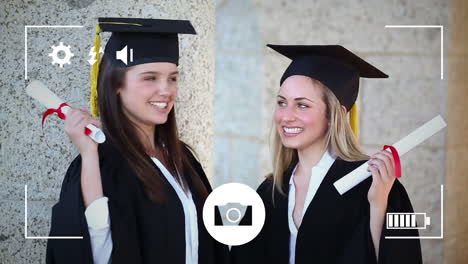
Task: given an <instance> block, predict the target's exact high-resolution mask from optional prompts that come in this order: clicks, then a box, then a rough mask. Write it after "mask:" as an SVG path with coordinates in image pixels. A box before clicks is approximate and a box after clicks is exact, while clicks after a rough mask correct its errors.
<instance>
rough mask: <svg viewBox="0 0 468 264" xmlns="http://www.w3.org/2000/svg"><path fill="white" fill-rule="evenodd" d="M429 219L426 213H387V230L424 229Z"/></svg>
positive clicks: (428, 223)
mask: <svg viewBox="0 0 468 264" xmlns="http://www.w3.org/2000/svg"><path fill="white" fill-rule="evenodd" d="M428 225H431V218H430V217H428V216H426V213H387V229H426V227H427V226H428Z"/></svg>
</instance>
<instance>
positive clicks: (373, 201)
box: [367, 150, 396, 210]
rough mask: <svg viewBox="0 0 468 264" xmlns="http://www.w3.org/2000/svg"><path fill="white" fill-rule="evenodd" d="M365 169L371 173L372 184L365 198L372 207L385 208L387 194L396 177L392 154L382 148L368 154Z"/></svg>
mask: <svg viewBox="0 0 468 264" xmlns="http://www.w3.org/2000/svg"><path fill="white" fill-rule="evenodd" d="M367 170H368V171H370V172H371V173H372V185H371V187H370V188H369V192H368V193H367V199H368V200H369V203H370V205H371V206H372V207H377V208H381V209H383V210H386V208H387V201H388V195H389V193H390V190H391V189H392V186H393V183H394V182H395V179H396V177H395V162H394V160H393V156H392V154H391V153H390V152H388V151H386V150H382V151H379V152H377V153H375V154H374V155H372V156H370V160H369V168H368V169H367Z"/></svg>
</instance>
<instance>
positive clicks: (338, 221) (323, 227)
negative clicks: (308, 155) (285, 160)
mask: <svg viewBox="0 0 468 264" xmlns="http://www.w3.org/2000/svg"><path fill="white" fill-rule="evenodd" d="M362 163H363V161H360V162H347V161H343V160H340V159H337V160H336V161H335V162H334V163H333V165H332V166H331V168H330V169H329V171H328V173H327V174H326V176H325V178H324V179H323V181H322V183H321V185H320V187H319V188H318V190H317V193H316V194H315V196H314V198H313V199H312V201H311V203H310V205H309V207H308V208H307V209H306V212H305V214H304V217H303V220H302V223H301V225H300V227H299V230H298V234H297V240H296V255H295V263H296V264H305V263H314V264H322V263H323V264H332V263H340V264H341V263H377V261H376V259H377V258H376V254H375V250H374V245H373V243H372V237H371V232H370V226H369V220H370V217H369V214H370V205H369V202H368V200H367V193H368V191H369V188H370V186H371V183H372V177H369V178H368V179H366V180H365V181H363V182H362V183H360V184H359V185H357V186H356V187H354V188H353V189H351V190H349V191H348V192H346V193H345V194H344V195H342V196H341V195H340V194H339V193H338V191H337V190H336V189H335V187H334V186H333V183H334V182H335V181H337V180H338V179H340V178H342V177H343V176H345V175H346V174H347V173H349V172H351V171H352V170H354V169H355V168H357V167H358V166H359V165H361V164H362ZM293 169H294V166H290V168H288V169H287V171H286V172H285V174H284V184H285V185H284V186H289V180H290V177H291V173H292V170H293ZM311 180H313V178H312V179H311ZM272 189H273V182H272V180H271V179H270V178H268V179H266V180H265V181H264V182H263V183H262V184H261V185H260V187H258V190H257V192H258V194H259V195H260V196H261V198H262V200H263V202H264V204H265V209H266V220H265V225H264V226H263V229H262V230H261V232H260V234H259V235H258V236H257V237H256V238H255V239H254V240H252V241H251V242H249V243H247V244H245V245H242V246H237V247H233V248H232V249H231V262H232V263H235V264H237V263H239V264H240V263H242V264H250V263H252V264H253V263H255V264H263V263H265V264H266V263H268V264H270V263H275V264H287V263H289V237H290V231H289V226H288V197H287V196H285V195H282V194H280V193H279V192H278V191H276V189H275V191H274V201H273V198H272ZM286 191H287V188H286ZM387 212H413V208H412V206H411V203H410V200H409V198H408V195H407V193H406V191H405V189H404V187H403V186H402V185H401V183H400V182H399V181H398V180H396V181H395V183H394V184H393V187H392V189H391V191H390V194H389V200H388V208H387ZM385 227H386V223H384V226H383V229H382V236H381V239H380V249H379V261H378V263H382V264H384V263H385V264H388V263H395V264H397V263H398V264H404V263H408V264H409V263H411V264H418V263H422V257H421V246H420V241H419V240H402V239H398V240H389V239H385V236H418V231H417V230H408V229H406V230H387V229H386V228H385Z"/></svg>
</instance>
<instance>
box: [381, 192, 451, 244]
mask: <svg viewBox="0 0 468 264" xmlns="http://www.w3.org/2000/svg"><path fill="white" fill-rule="evenodd" d="M429 221H430V220H429ZM385 239H444V185H443V184H441V185H440V236H386V237H385Z"/></svg>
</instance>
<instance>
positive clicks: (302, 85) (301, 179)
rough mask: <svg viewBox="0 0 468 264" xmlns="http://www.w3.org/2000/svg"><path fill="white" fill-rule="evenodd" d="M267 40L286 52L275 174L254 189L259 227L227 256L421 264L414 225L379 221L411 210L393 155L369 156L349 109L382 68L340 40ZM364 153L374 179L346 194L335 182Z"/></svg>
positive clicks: (283, 261)
mask: <svg viewBox="0 0 468 264" xmlns="http://www.w3.org/2000/svg"><path fill="white" fill-rule="evenodd" d="M269 46H270V47H271V48H273V49H274V50H276V51H277V52H279V53H281V54H282V55H285V56H287V57H288V58H291V59H292V62H291V65H290V66H289V67H288V69H287V70H286V71H285V73H284V75H283V77H282V79H281V87H280V89H279V92H278V95H277V104H276V109H275V112H274V123H275V129H274V133H275V135H274V140H273V141H274V143H273V144H274V146H273V151H274V154H273V156H274V157H273V161H274V164H273V167H274V172H273V174H272V175H269V176H268V177H267V179H266V180H265V181H264V182H263V183H262V184H261V185H260V187H258V190H257V192H258V194H259V195H260V196H261V197H262V200H263V202H264V204H265V208H266V220H265V225H264V226H263V229H262V231H261V232H260V234H259V235H258V236H257V237H256V238H255V239H254V240H252V241H251V242H250V243H248V244H245V245H242V246H238V247H233V248H232V249H231V259H232V262H233V263H242V264H248V263H256V264H261V263H275V264H276V263H277V264H287V263H289V264H294V263H296V264H305V263H314V264H315V263H318V264H322V263H323V264H325V263H326V264H330V263H395V264H396V263H398V264H401V263H408V264H409V263H411V264H417V263H422V258H421V247H420V242H419V240H417V239H416V240H414V239H406V240H404V239H397V240H390V239H385V236H418V232H417V230H388V229H386V223H385V218H386V213H387V212H413V208H412V206H411V203H410V200H409V197H408V195H407V193H406V191H405V188H404V187H403V185H402V184H401V183H400V182H399V181H398V180H397V179H396V178H395V166H394V160H393V156H392V155H391V154H390V153H389V152H387V151H380V152H377V153H375V154H374V155H372V156H370V157H368V156H366V155H365V154H363V153H362V152H361V150H360V148H359V145H358V142H357V140H356V138H355V136H354V133H353V131H352V129H351V127H350V123H349V122H348V119H347V117H346V115H347V112H348V110H349V109H350V108H351V107H352V106H353V104H354V102H355V100H356V97H357V90H358V86H359V77H370V78H384V77H387V76H386V75H385V74H384V73H382V72H380V71H379V70H378V69H376V68H374V67H373V66H372V65H370V64H368V63H367V62H365V61H363V60H362V59H360V58H359V57H357V56H356V55H354V54H353V53H351V52H350V51H348V50H346V49H345V48H343V47H341V46H279V45H269ZM366 160H369V164H370V166H369V168H368V170H369V171H370V172H371V173H372V177H369V178H368V179H367V180H365V181H363V182H362V183H360V184H359V185H357V186H356V187H354V188H352V189H351V190H349V191H348V192H346V193H345V194H343V195H340V194H339V193H338V192H337V190H336V189H335V187H334V186H333V183H334V182H335V181H337V180H339V179H340V178H342V177H343V176H345V175H346V174H348V173H349V172H351V171H353V170H354V169H355V168H357V167H358V166H360V165H361V164H363V163H364V162H365V161H366Z"/></svg>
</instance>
